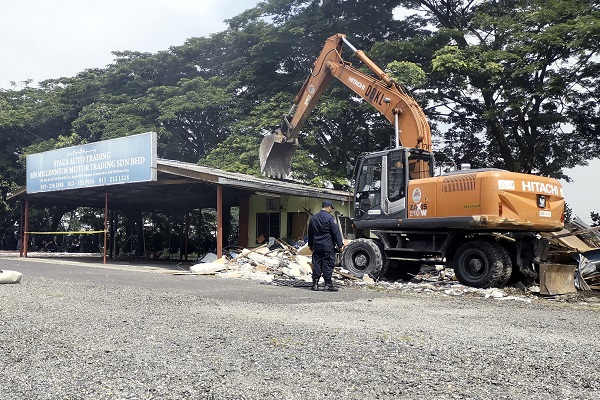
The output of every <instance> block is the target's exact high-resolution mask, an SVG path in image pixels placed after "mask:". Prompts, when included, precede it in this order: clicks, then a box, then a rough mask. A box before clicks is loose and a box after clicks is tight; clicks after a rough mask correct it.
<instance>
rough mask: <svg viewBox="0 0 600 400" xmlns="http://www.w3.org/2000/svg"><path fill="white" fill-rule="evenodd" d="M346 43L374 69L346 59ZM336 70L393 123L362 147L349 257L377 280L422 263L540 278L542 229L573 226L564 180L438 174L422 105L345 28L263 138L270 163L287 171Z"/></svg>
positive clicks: (468, 280)
mask: <svg viewBox="0 0 600 400" xmlns="http://www.w3.org/2000/svg"><path fill="white" fill-rule="evenodd" d="M344 45H346V46H347V47H349V48H350V49H351V50H352V52H353V54H354V55H355V56H356V57H357V58H358V59H359V60H360V61H361V62H362V63H363V64H364V65H365V66H366V67H368V68H369V70H370V71H371V72H372V73H373V74H372V75H371V74H365V73H363V72H362V71H359V70H357V69H356V68H355V67H354V66H353V65H352V64H351V63H350V62H348V61H346V60H344V58H343V57H342V51H343V49H344ZM333 78H337V80H339V81H340V82H341V83H343V84H344V85H345V86H346V87H348V88H349V89H351V90H352V91H353V92H354V93H356V94H357V95H359V96H360V97H361V98H362V99H364V101H367V102H369V103H370V104H371V105H372V106H373V107H375V108H376V109H377V110H378V111H379V112H380V113H381V114H382V115H383V116H385V118H386V119H387V120H388V121H389V122H390V123H391V124H392V125H393V127H394V131H395V138H396V141H395V146H394V148H390V149H386V150H381V151H376V152H372V153H368V154H364V155H362V156H361V157H360V158H359V160H357V163H356V166H355V168H354V176H353V179H352V181H353V182H354V183H353V184H354V188H353V189H354V190H353V204H352V205H353V207H352V211H351V212H352V215H351V218H352V220H353V224H354V227H355V229H356V237H357V238H356V239H354V240H352V241H350V242H349V243H348V244H347V245H346V246H345V247H344V251H343V252H342V254H341V257H340V259H341V266H342V267H343V268H345V269H347V270H348V271H350V272H351V273H352V274H354V275H356V276H359V277H360V276H363V275H369V276H371V277H372V278H375V279H378V278H380V277H382V276H383V275H385V274H387V273H390V272H392V271H393V272H394V275H395V276H398V277H400V278H402V279H410V278H411V277H413V276H414V275H416V274H417V273H418V272H419V271H420V269H421V267H422V266H423V265H445V266H446V267H449V268H453V269H454V273H455V275H456V277H457V279H458V281H459V282H460V283H462V284H464V285H467V286H472V287H478V288H490V287H502V286H504V285H506V284H507V283H508V282H509V280H511V277H512V278H515V280H527V281H534V280H536V279H538V277H539V268H540V265H541V264H542V263H544V262H545V261H546V260H547V258H548V254H549V243H548V241H547V240H546V239H545V238H544V237H542V235H540V233H542V232H555V231H559V230H561V229H562V228H563V225H564V193H563V189H562V186H561V184H560V182H559V181H557V180H555V179H552V178H547V177H542V176H537V175H530V174H523V173H516V172H510V171H506V170H501V169H493V168H484V169H470V168H464V169H462V170H459V171H453V172H450V173H445V174H442V175H438V176H435V174H434V171H435V168H434V166H435V164H434V157H433V153H432V149H431V131H430V127H429V123H428V121H427V118H426V116H425V114H424V112H423V110H422V108H421V107H420V106H419V104H417V102H416V101H415V100H414V99H413V98H412V97H411V96H410V95H408V94H407V93H406V92H405V91H404V90H403V89H402V88H401V86H400V85H398V84H397V83H395V82H394V81H393V80H392V79H391V78H390V77H389V76H388V75H387V74H386V73H385V72H384V71H383V70H382V69H381V68H379V67H378V66H377V65H376V64H375V63H374V62H373V61H372V60H371V59H369V57H368V56H367V55H366V54H365V53H364V52H363V51H362V50H357V49H356V48H355V47H354V46H352V44H350V42H349V41H348V40H347V38H346V36H345V35H343V34H336V35H333V36H331V37H329V38H328V39H327V40H326V41H325V45H324V46H323V50H322V51H321V53H320V54H319V56H318V58H317V60H316V61H315V62H314V65H313V68H312V70H311V72H310V74H309V76H308V77H307V79H306V81H305V82H304V85H303V86H302V88H301V90H300V92H299V93H298V95H297V96H296V97H295V99H294V101H293V105H292V108H291V109H290V112H289V113H288V114H287V115H286V116H284V118H283V123H282V125H281V128H280V129H279V130H278V131H276V132H274V133H272V134H268V135H266V136H265V137H264V138H263V140H262V142H261V145H260V149H259V155H260V164H261V169H262V171H263V173H264V174H266V175H268V176H275V177H281V176H287V175H288V174H289V172H290V169H291V160H292V157H293V154H294V152H295V150H296V148H297V146H298V136H299V134H300V131H301V129H302V127H303V125H304V123H305V122H306V120H307V119H308V117H309V116H310V113H311V112H312V111H313V109H314V108H315V106H316V104H317V103H318V101H319V98H320V97H321V95H322V94H323V92H324V91H325V89H326V87H327V85H328V84H329V82H330V81H331V80H332V79H333Z"/></svg>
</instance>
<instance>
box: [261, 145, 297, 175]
mask: <svg viewBox="0 0 600 400" xmlns="http://www.w3.org/2000/svg"><path fill="white" fill-rule="evenodd" d="M282 138H283V135H281V134H279V135H278V134H269V135H266V136H265V137H264V138H263V140H262V142H261V143H260V149H259V157H260V170H261V172H262V173H263V174H265V175H266V176H270V177H278V178H281V177H286V176H287V175H289V174H290V172H291V170H292V157H293V156H294V153H295V152H296V147H297V145H296V144H295V143H289V142H285V141H282Z"/></svg>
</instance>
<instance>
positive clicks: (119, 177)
mask: <svg viewBox="0 0 600 400" xmlns="http://www.w3.org/2000/svg"><path fill="white" fill-rule="evenodd" d="M128 180H129V175H127V174H125V175H115V176H108V177H102V178H98V183H100V184H104V183H118V182H126V181H128Z"/></svg>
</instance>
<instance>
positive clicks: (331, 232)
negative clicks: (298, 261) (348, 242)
mask: <svg viewBox="0 0 600 400" xmlns="http://www.w3.org/2000/svg"><path fill="white" fill-rule="evenodd" d="M336 245H337V247H339V248H341V247H342V246H343V245H344V242H343V240H342V234H341V233H340V229H339V228H338V226H337V224H336V223H335V219H334V218H333V216H332V215H331V214H329V213H328V212H327V211H325V210H321V211H319V212H318V213H316V214H315V215H313V216H312V218H311V219H310V222H309V224H308V247H310V248H311V249H312V250H313V251H315V250H333V249H335V246H336Z"/></svg>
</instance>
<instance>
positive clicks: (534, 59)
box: [396, 0, 600, 179]
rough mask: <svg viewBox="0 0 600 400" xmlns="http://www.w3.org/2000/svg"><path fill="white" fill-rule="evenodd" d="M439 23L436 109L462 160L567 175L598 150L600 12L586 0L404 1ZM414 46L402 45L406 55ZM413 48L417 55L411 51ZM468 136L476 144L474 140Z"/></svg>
mask: <svg viewBox="0 0 600 400" xmlns="http://www.w3.org/2000/svg"><path fill="white" fill-rule="evenodd" d="M402 4H403V5H404V6H406V7H409V8H418V9H419V10H420V11H421V12H422V13H421V15H422V16H421V17H416V16H415V17H414V18H421V19H422V20H423V21H424V22H426V23H427V24H429V25H430V26H432V27H434V28H433V29H432V31H431V33H430V34H429V35H427V36H426V37H425V38H421V39H418V40H420V42H421V43H422V44H423V45H422V49H423V50H424V51H425V54H430V53H431V50H429V51H427V49H432V48H433V49H435V51H434V52H433V54H432V55H431V58H430V60H428V63H427V64H426V65H425V68H426V69H427V70H428V72H429V73H430V81H429V82H428V87H427V88H426V89H425V93H426V95H425V96H426V97H427V98H429V99H431V101H430V103H429V107H430V108H429V114H430V115H432V117H433V118H434V119H435V120H439V121H440V122H442V123H445V124H448V125H449V129H448V130H447V132H446V133H445V134H444V140H445V143H444V144H445V151H446V152H447V153H449V154H450V155H451V156H452V157H453V158H454V159H455V160H456V161H457V162H463V161H475V162H473V164H475V166H479V167H482V166H494V167H500V168H506V169H509V170H512V171H520V172H525V173H537V174H541V175H546V176H552V177H556V178H565V179H568V177H566V176H565V175H564V173H563V169H564V168H569V167H573V166H575V165H581V164H583V163H584V162H585V160H587V159H590V158H593V157H596V155H597V153H598V149H599V148H600V135H599V134H598V117H597V115H598V103H597V99H598V96H597V95H598V80H597V79H596V76H597V71H598V62H597V55H598V49H600V47H599V46H598V44H599V43H598V40H599V38H600V35H599V33H600V11H599V10H598V7H597V4H594V3H593V2H589V1H580V0H550V1H546V0H544V1H541V0H534V1H521V0H500V1H402ZM403 50H404V52H405V51H406V48H400V49H399V52H398V53H397V55H396V56H397V57H401V56H402V53H403ZM409 56H410V54H409ZM469 143H471V144H476V146H472V145H471V146H469Z"/></svg>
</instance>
